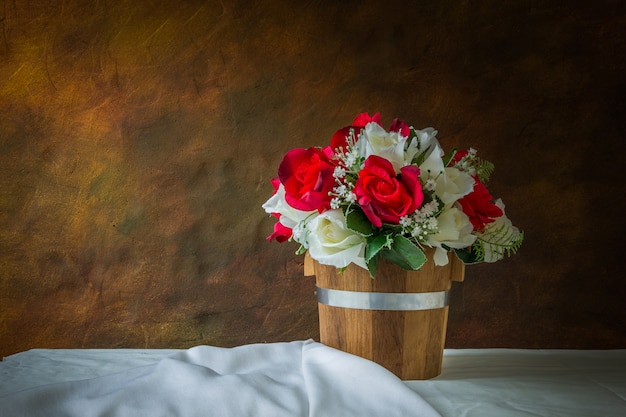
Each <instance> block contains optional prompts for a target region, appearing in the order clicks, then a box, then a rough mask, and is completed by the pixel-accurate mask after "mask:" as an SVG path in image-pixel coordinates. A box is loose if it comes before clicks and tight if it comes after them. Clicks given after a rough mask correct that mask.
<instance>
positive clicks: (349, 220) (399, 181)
mask: <svg viewBox="0 0 626 417" xmlns="http://www.w3.org/2000/svg"><path fill="white" fill-rule="evenodd" d="M436 135H437V131H436V130H434V129H433V128H425V129H422V130H418V129H415V128H414V127H412V126H409V125H408V124H406V123H405V122H404V121H402V120H398V119H395V120H394V121H393V122H392V123H391V126H390V127H389V129H388V130H385V129H384V128H383V127H382V125H381V122H380V114H379V113H376V114H374V115H373V116H370V115H369V114H368V113H362V114H359V115H358V116H357V117H356V118H355V119H354V121H353V122H352V124H351V125H349V126H346V127H344V128H342V129H339V130H338V131H337V132H336V133H335V134H334V135H333V137H332V139H331V142H330V145H329V146H326V147H323V148H321V147H311V148H308V149H302V148H297V149H292V150H291V151H289V152H287V154H286V155H285V156H284V158H283V160H282V162H281V163H280V165H279V167H278V177H277V178H274V179H272V185H273V187H274V194H273V195H272V197H271V198H270V199H269V200H267V202H266V203H265V204H263V208H264V209H265V211H266V212H267V213H269V214H271V215H273V216H274V217H276V218H277V219H278V221H277V222H276V224H275V225H274V232H273V233H272V234H271V235H270V236H268V237H267V239H268V240H270V241H271V240H276V241H278V242H285V241H295V242H297V243H299V244H300V248H299V249H298V251H297V252H296V253H297V254H300V253H303V252H305V251H307V250H308V251H309V254H310V256H311V257H312V258H313V259H315V260H316V261H318V262H319V263H321V264H325V265H332V266H335V267H337V268H345V267H347V266H348V265H349V264H351V263H353V264H355V265H358V266H360V267H362V268H365V269H367V270H369V272H370V275H371V276H372V277H374V276H375V274H376V269H377V266H378V262H379V260H380V259H381V257H384V258H386V259H388V260H389V261H391V262H392V263H394V264H396V265H398V266H400V267H401V268H404V269H407V270H418V269H419V268H420V267H421V266H422V265H423V264H424V263H425V262H426V260H427V259H426V255H425V253H424V250H425V249H426V248H434V249H435V251H434V255H433V260H434V262H435V265H438V266H443V265H446V264H447V263H448V261H449V260H448V253H449V252H452V251H453V252H454V253H455V254H456V256H458V257H459V259H461V260H462V261H463V262H464V263H466V264H470V263H478V262H495V261H498V260H500V259H502V258H503V257H504V256H505V255H510V254H511V253H515V252H516V251H517V250H518V248H519V247H520V245H521V244H522V240H523V238H524V234H523V232H520V231H519V229H518V228H516V227H515V226H513V224H512V223H511V221H510V220H509V219H508V218H507V217H506V215H505V213H504V204H503V203H502V201H501V200H500V199H498V200H496V201H493V198H492V196H491V194H490V193H489V191H488V190H487V187H486V186H485V183H486V182H487V181H488V179H489V176H490V175H491V173H492V172H493V170H494V165H493V164H492V163H490V162H488V161H486V160H483V159H481V158H479V157H478V156H477V152H476V150H475V149H472V148H470V149H469V150H463V151H458V150H456V149H454V150H453V151H452V152H451V153H449V154H448V155H445V154H444V152H443V150H442V148H441V146H440V144H439V142H438V140H437V138H436Z"/></svg>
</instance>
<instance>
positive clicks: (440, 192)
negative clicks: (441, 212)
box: [435, 167, 474, 205]
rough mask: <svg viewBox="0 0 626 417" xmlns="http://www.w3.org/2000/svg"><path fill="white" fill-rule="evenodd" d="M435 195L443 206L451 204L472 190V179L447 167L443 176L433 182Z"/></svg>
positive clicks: (455, 169)
mask: <svg viewBox="0 0 626 417" xmlns="http://www.w3.org/2000/svg"><path fill="white" fill-rule="evenodd" d="M435 183H436V186H435V194H437V196H438V197H439V198H440V199H441V201H443V203H444V204H446V205H448V204H452V203H454V202H455V201H457V200H458V199H460V198H463V197H464V196H466V195H468V194H469V193H471V192H472V191H473V190H474V178H472V176H471V175H469V174H467V173H465V172H463V171H460V170H458V169H457V168H452V167H448V168H445V169H444V174H443V175H441V176H439V178H437V179H436V180H435Z"/></svg>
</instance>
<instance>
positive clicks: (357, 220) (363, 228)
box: [345, 205, 374, 237]
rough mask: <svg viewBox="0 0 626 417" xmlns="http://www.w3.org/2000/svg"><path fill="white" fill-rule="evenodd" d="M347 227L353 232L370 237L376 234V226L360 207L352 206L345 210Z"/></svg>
mask: <svg viewBox="0 0 626 417" xmlns="http://www.w3.org/2000/svg"><path fill="white" fill-rule="evenodd" d="M345 215H346V227H347V228H348V229H350V230H352V231H353V232H357V233H359V234H360V235H362V236H365V237H368V236H371V235H372V233H374V226H373V225H372V223H371V222H370V221H369V220H368V218H367V217H366V216H365V213H363V210H361V209H360V208H358V206H355V205H350V206H348V207H346V209H345Z"/></svg>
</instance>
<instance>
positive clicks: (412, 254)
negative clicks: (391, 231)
mask: <svg viewBox="0 0 626 417" xmlns="http://www.w3.org/2000/svg"><path fill="white" fill-rule="evenodd" d="M381 255H382V256H384V257H385V258H387V259H389V260H390V261H391V262H392V263H394V264H396V265H398V266H399V267H400V268H402V269H406V270H414V271H417V270H418V269H420V268H421V267H422V265H424V263H425V262H426V255H425V254H424V252H422V250H421V249H420V248H419V247H418V246H417V245H416V244H414V243H413V242H411V241H410V240H409V239H407V238H406V237H404V236H402V235H397V236H396V237H395V238H394V240H393V244H392V245H391V249H389V250H386V251H383V252H381Z"/></svg>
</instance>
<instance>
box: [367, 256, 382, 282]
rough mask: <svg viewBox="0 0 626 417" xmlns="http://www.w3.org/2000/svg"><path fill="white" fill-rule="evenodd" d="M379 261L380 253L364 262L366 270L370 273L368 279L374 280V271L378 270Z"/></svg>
mask: <svg viewBox="0 0 626 417" xmlns="http://www.w3.org/2000/svg"><path fill="white" fill-rule="evenodd" d="M379 261H380V253H378V254H376V256H373V257H372V258H370V259H369V260H368V261H365V264H366V265H367V270H368V271H370V277H372V278H374V277H375V276H376V271H377V270H378V262H379Z"/></svg>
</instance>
